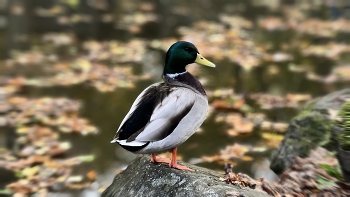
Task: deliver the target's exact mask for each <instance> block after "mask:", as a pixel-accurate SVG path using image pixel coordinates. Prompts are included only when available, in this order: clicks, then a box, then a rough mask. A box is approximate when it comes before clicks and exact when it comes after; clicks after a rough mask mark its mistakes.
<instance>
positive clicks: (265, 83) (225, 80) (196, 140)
mask: <svg viewBox="0 0 350 197" xmlns="http://www.w3.org/2000/svg"><path fill="white" fill-rule="evenodd" d="M242 2H244V1H242ZM226 3H227V2H224V1H220V6H218V7H217V8H215V9H217V10H211V12H210V14H208V16H207V18H211V19H215V17H216V16H215V13H219V12H221V10H219V9H224V7H225V4H226ZM227 5H229V6H228V7H227V9H228V11H227V12H233V13H235V14H240V15H241V16H244V17H246V18H247V19H249V20H251V21H253V23H254V25H255V27H254V28H253V30H252V31H251V35H252V38H253V39H254V41H255V42H257V43H267V44H272V45H273V47H272V48H271V53H273V52H278V51H280V50H281V43H288V40H292V39H293V38H295V37H296V36H299V35H296V33H295V32H293V31H291V30H281V31H273V32H271V31H267V30H264V29H261V28H258V27H257V25H256V21H257V18H258V17H262V16H270V15H273V16H279V15H281V13H280V11H278V10H275V11H271V10H270V9H268V8H266V7H264V6H259V5H253V4H249V3H247V4H246V3H240V4H239V6H242V7H245V8H244V9H242V10H240V11H237V10H233V11H230V9H229V8H232V7H234V6H233V5H232V4H230V3H227ZM232 9H233V8H232ZM327 9H328V8H326V7H322V8H320V9H319V10H314V12H313V14H314V16H318V17H323V16H324V12H325V11H327ZM201 14H204V13H203V11H202V12H201ZM193 20H194V21H192V22H195V20H198V18H196V17H194V19H193ZM153 25H154V24H153ZM158 25H164V24H158ZM144 28H145V29H144V31H143V34H142V35H141V36H143V37H146V38H152V37H153V36H152V31H153V30H152V31H151V30H149V29H147V28H148V26H145V27H144ZM157 28H158V29H160V28H161V27H159V26H158V27H157ZM148 31H149V33H147V32H148ZM162 36H164V37H167V36H176V34H175V33H174V32H170V33H169V32H165V33H164V34H163V35H162ZM302 39H310V40H312V39H315V38H313V37H311V36H310V37H307V36H305V37H304V38H302ZM322 42H324V41H323V40H322V39H320V41H319V43H322ZM149 50H150V53H152V54H153V55H154V54H156V55H154V60H153V62H154V65H157V66H155V67H154V68H153V69H154V70H155V73H156V74H155V75H154V77H153V78H151V79H148V80H141V81H138V82H137V83H136V86H135V88H118V89H116V90H115V91H113V92H107V93H101V92H99V91H97V90H96V89H95V88H93V87H91V86H89V85H87V84H79V85H73V86H68V87H58V86H55V87H47V88H39V87H23V88H22V89H21V90H20V92H19V95H23V96H26V97H31V98H36V97H42V96H50V97H68V98H71V99H78V100H80V101H81V102H82V105H83V107H82V109H81V111H80V114H81V116H82V117H84V118H87V119H88V120H90V122H91V123H92V124H93V125H95V126H97V127H98V128H99V130H100V133H99V134H97V135H92V136H85V137H82V136H80V135H78V134H76V135H71V134H67V135H63V138H64V139H68V140H70V141H71V142H72V145H73V147H72V149H71V150H70V151H69V155H72V156H73V155H79V154H94V155H95V160H94V161H93V162H92V163H89V164H84V165H82V166H79V167H77V168H76V169H75V171H76V173H80V172H86V171H88V170H91V169H95V170H96V171H97V172H98V173H99V180H100V181H101V182H102V184H106V185H108V184H109V183H110V182H111V180H112V178H113V176H114V174H115V171H116V170H117V169H123V168H125V167H126V166H127V165H128V164H129V163H130V162H131V161H132V160H133V159H134V158H135V157H136V156H135V155H134V154H131V153H129V152H127V151H125V150H124V149H122V148H121V147H119V146H118V145H116V144H110V143H109V142H110V141H111V139H112V138H113V136H114V133H115V131H116V129H117V128H118V126H119V124H120V122H121V121H122V119H123V118H124V116H125V114H126V113H127V112H128V110H129V108H130V106H131V104H132V103H133V101H134V99H135V98H136V97H137V96H138V94H139V93H140V92H141V91H142V90H143V89H144V88H146V87H147V86H149V85H150V84H152V83H154V82H158V81H160V80H161V78H160V72H159V71H161V70H162V67H161V65H162V62H163V61H164V60H163V58H164V52H162V51H158V50H152V49H149ZM199 50H201V49H199ZM292 56H293V57H294V59H293V60H290V61H284V62H276V63H274V65H273V66H274V67H277V68H278V70H279V73H278V74H276V75H268V74H267V73H268V72H269V69H270V68H269V67H270V66H271V62H262V63H261V65H260V66H259V67H256V68H254V69H252V70H250V71H247V70H244V69H243V68H242V67H240V66H238V65H237V64H234V63H232V62H230V61H228V60H222V61H218V62H215V64H216V65H217V67H216V68H215V69H211V68H200V73H199V76H200V77H203V78H206V79H207V80H208V83H207V84H206V85H205V89H207V90H215V89H218V88H233V89H234V91H235V92H236V93H246V94H249V93H257V92H264V93H270V94H277V95H285V94H287V93H304V94H311V95H312V97H317V96H322V95H324V94H327V93H329V92H332V91H335V90H338V89H341V88H345V87H347V86H348V84H346V83H342V82H339V83H332V84H325V83H322V82H316V81H312V80H309V79H308V78H307V76H306V74H305V73H302V72H291V71H290V70H289V69H288V65H290V63H295V64H299V63H303V62H308V64H309V65H311V66H312V67H313V69H314V70H315V71H316V72H317V73H319V74H321V75H324V76H325V75H327V74H328V73H330V72H331V69H332V67H333V66H334V65H336V64H337V61H341V60H337V61H335V60H332V59H329V58H321V57H316V56H307V57H305V56H301V55H300V52H299V51H293V52H292ZM208 59H210V58H208ZM344 60H346V57H344ZM132 66H133V71H134V72H135V73H140V74H141V73H142V72H143V71H145V70H147V69H149V68H147V67H143V65H139V64H133V65H132ZM157 71H158V73H157ZM27 74H28V73H27ZM32 74H33V75H35V72H34V73H32ZM254 104H255V103H254V102H252V103H251V105H252V106H255V105H254ZM254 111H255V112H263V113H264V114H266V115H267V117H268V119H269V120H271V121H276V122H288V121H290V120H291V118H292V117H293V116H295V115H296V114H297V112H298V110H297V109H292V108H278V109H273V110H262V109H259V108H258V107H256V108H255V109H254ZM223 112H225V111H222V110H218V111H214V112H213V113H212V114H211V116H209V117H208V118H207V119H206V121H205V122H204V124H203V126H202V131H201V132H198V133H196V134H194V135H193V136H192V137H191V138H190V139H189V140H187V141H186V142H185V143H184V144H182V145H181V146H180V147H179V149H178V151H179V155H180V156H181V158H182V160H184V161H187V162H191V161H195V160H196V158H200V157H202V156H205V155H207V156H210V155H215V154H218V153H219V152H220V150H221V149H223V148H225V147H226V146H227V145H233V144H234V143H235V142H237V143H239V144H243V145H246V146H248V147H262V146H264V144H265V143H267V142H266V139H264V138H262V136H261V133H262V131H260V130H257V129H255V130H254V131H253V132H252V133H250V134H247V135H242V136H230V135H228V134H227V132H226V130H227V127H226V125H225V123H221V122H216V121H215V117H216V115H218V114H220V113H223ZM272 151H273V149H272V148H269V149H268V150H267V151H264V152H257V153H248V156H250V157H252V158H253V159H252V160H251V161H243V160H237V161H235V162H236V163H235V165H234V168H233V170H234V172H243V173H246V174H248V175H250V176H252V177H255V178H260V177H264V178H266V179H268V180H274V179H276V175H275V174H274V173H273V172H272V171H271V170H270V169H269V157H270V155H271V152H272ZM198 165H200V166H204V167H207V168H210V169H214V170H219V171H222V170H223V167H224V163H216V162H212V163H209V162H204V163H198ZM0 173H2V172H0ZM1 176H5V175H3V174H2V175H1Z"/></svg>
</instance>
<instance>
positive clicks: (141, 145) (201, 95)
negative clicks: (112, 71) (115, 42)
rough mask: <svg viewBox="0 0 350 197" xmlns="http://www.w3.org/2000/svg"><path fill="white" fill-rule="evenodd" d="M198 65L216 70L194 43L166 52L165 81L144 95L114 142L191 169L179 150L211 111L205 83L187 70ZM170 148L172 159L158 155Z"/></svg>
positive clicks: (148, 89) (155, 85) (183, 44)
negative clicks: (182, 162) (180, 161)
mask: <svg viewBox="0 0 350 197" xmlns="http://www.w3.org/2000/svg"><path fill="white" fill-rule="evenodd" d="M194 62H195V63H197V64H200V65H204V66H209V67H215V64H213V63H212V62H210V61H208V60H206V59H205V58H204V57H203V56H202V55H200V54H199V52H198V50H197V48H196V47H195V46H194V45H193V44H192V43H190V42H185V41H179V42H176V43H174V44H173V45H172V46H171V47H170V48H169V50H168V51H167V53H166V58H165V66H164V70H163V75H162V77H163V80H164V82H162V83H155V84H153V85H151V86H149V87H147V88H146V89H145V90H144V91H143V92H141V94H140V95H139V96H138V97H137V98H136V100H135V101H134V103H133V105H132V106H131V109H130V111H129V112H128V114H127V115H126V116H125V118H124V119H123V121H122V122H121V124H120V126H119V128H118V130H117V132H116V135H115V136H114V139H113V140H112V141H111V143H115V142H117V143H118V144H119V145H120V146H122V147H123V148H125V149H126V150H128V151H131V152H133V153H140V154H151V161H152V162H155V163H156V162H163V163H168V164H169V166H170V167H172V168H176V169H179V170H191V169H190V168H188V167H186V166H182V165H179V164H178V163H177V160H176V152H177V147H178V146H179V145H180V144H182V143H183V142H185V141H186V140H187V139H188V138H189V137H190V136H191V135H193V134H194V132H195V131H196V130H197V129H198V128H199V127H200V125H201V124H202V123H203V121H204V119H205V117H206V114H207V111H208V100H207V96H206V93H205V91H204V88H203V86H202V84H201V83H200V82H199V81H198V80H197V79H196V78H195V77H194V76H193V75H191V74H190V73H189V72H187V71H186V66H187V65H188V64H191V63H194ZM170 149H171V150H172V160H170V159H167V158H160V157H157V156H156V155H155V153H159V152H162V151H166V150H170Z"/></svg>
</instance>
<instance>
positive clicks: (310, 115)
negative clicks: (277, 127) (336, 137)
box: [270, 88, 350, 174]
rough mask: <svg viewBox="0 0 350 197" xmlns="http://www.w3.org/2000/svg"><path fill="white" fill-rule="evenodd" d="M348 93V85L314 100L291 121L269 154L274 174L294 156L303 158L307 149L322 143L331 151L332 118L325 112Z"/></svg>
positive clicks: (339, 104)
mask: <svg viewBox="0 0 350 197" xmlns="http://www.w3.org/2000/svg"><path fill="white" fill-rule="evenodd" d="M349 96H350V88H347V89H344V90H341V91H337V92H333V93H331V94H328V95H326V96H324V97H322V98H319V99H317V100H314V101H312V102H310V103H308V104H307V105H305V107H304V108H303V109H302V111H301V112H300V113H299V114H298V115H297V116H296V117H295V118H294V119H293V120H291V122H290V124H289V127H288V131H287V132H286V135H285V137H284V139H283V140H282V142H281V144H280V145H279V147H278V148H277V149H276V150H275V151H274V152H273V153H272V156H271V164H270V168H271V169H272V170H273V171H274V172H275V173H277V174H280V173H282V172H283V171H284V170H286V169H287V168H289V167H290V166H291V165H292V163H293V160H294V158H295V157H296V156H299V157H307V156H308V155H309V152H310V150H312V149H314V148H316V147H318V146H323V147H325V148H326V149H328V150H331V151H332V150H335V147H333V146H332V141H331V127H332V126H333V124H334V123H333V121H332V120H330V119H329V114H328V111H329V110H330V109H332V110H339V109H340V108H341V106H342V104H343V103H344V102H345V101H346V99H347V98H349Z"/></svg>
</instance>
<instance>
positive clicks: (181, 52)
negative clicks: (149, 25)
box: [163, 41, 215, 74]
mask: <svg viewBox="0 0 350 197" xmlns="http://www.w3.org/2000/svg"><path fill="white" fill-rule="evenodd" d="M194 62H195V63H197V64H200V65H203V66H210V67H215V64H213V63H212V62H210V61H208V60H206V59H205V58H204V57H203V56H202V55H200V54H199V52H198V49H197V48H196V47H195V46H194V45H193V44H192V43H190V42H185V41H178V42H176V43H175V44H173V45H172V46H171V47H170V48H169V50H168V52H167V53H166V58H165V66H164V72H163V74H176V73H182V72H185V71H186V69H185V67H186V66H187V65H188V64H192V63H194Z"/></svg>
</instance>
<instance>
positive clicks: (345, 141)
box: [338, 131, 350, 151]
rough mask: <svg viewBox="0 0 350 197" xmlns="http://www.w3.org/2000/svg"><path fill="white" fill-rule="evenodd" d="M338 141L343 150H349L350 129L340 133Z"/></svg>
mask: <svg viewBox="0 0 350 197" xmlns="http://www.w3.org/2000/svg"><path fill="white" fill-rule="evenodd" d="M338 141H339V145H340V147H341V148H342V149H343V150H346V151H350V131H345V132H343V133H341V134H340V135H339V137H338Z"/></svg>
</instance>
